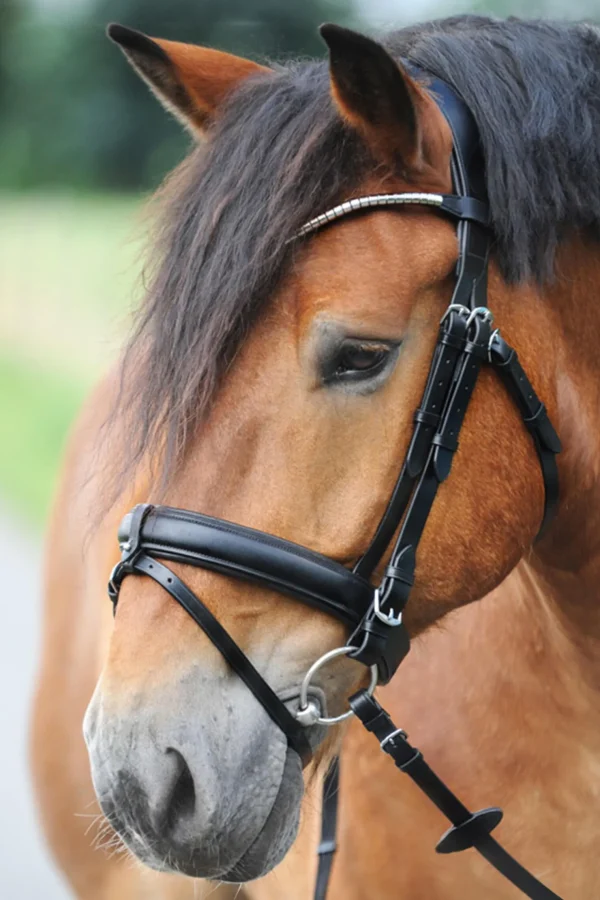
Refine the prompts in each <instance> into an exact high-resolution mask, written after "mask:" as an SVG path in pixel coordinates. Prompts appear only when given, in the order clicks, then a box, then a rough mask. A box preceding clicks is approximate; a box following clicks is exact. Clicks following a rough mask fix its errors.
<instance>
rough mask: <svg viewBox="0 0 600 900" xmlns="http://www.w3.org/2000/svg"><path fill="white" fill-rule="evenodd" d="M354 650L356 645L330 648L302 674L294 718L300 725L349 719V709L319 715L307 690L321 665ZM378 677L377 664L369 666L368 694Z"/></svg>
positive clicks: (324, 723)
mask: <svg viewBox="0 0 600 900" xmlns="http://www.w3.org/2000/svg"><path fill="white" fill-rule="evenodd" d="M355 650H356V647H336V649H335V650H330V651H329V652H328V653H324V654H323V656H320V657H319V659H318V660H317V661H316V662H314V663H313V664H312V666H311V667H310V669H309V670H308V672H307V673H306V675H305V676H304V678H303V680H302V684H301V685H300V704H299V707H298V712H297V713H296V719H297V720H298V721H299V722H300V723H301V724H302V725H337V724H338V723H339V722H344V721H345V720H346V719H349V718H350V716H353V715H354V713H353V711H352V710H351V709H349V710H348V711H347V712H345V713H342V714H341V715H339V716H321V715H319V713H320V709H319V708H318V706H317V704H316V703H315V702H314V701H312V700H309V699H308V690H309V688H310V683H311V681H312V679H313V677H314V675H315V674H316V672H318V671H319V669H320V668H321V666H324V665H326V664H327V663H328V662H330V661H331V660H332V659H337V657H338V656H347V655H348V654H349V653H353V652H354V651H355ZM378 678H379V672H378V669H377V666H371V682H370V684H369V687H368V688H367V693H368V694H369V696H370V695H371V694H372V693H373V691H374V690H375V688H376V687H377V681H378Z"/></svg>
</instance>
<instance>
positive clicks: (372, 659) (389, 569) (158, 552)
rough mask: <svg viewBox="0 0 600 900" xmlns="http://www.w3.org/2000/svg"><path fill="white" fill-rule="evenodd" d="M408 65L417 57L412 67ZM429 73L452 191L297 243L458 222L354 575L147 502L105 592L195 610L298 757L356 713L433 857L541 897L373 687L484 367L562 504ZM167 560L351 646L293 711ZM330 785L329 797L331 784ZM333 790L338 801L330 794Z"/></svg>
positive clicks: (553, 498) (479, 195) (372, 204)
mask: <svg viewBox="0 0 600 900" xmlns="http://www.w3.org/2000/svg"><path fill="white" fill-rule="evenodd" d="M409 68H410V69H412V70H414V69H415V67H414V66H412V65H411V66H409ZM427 77H428V78H429V89H430V90H431V92H432V94H433V96H434V98H435V99H436V102H437V103H438V105H439V107H440V109H441V110H442V112H443V113H444V115H445V116H446V119H447V121H448V123H449V125H450V128H451V130H452V134H453V151H452V180H453V189H454V193H453V194H450V195H448V194H429V193H416V192H415V193H400V194H380V195H373V196H369V197H361V198H357V199H353V200H349V201H346V202H345V203H341V204H339V205H338V206H336V207H334V208H333V209H330V210H328V211H327V212H325V213H323V214H321V215H319V216H316V217H315V218H314V219H311V220H310V221H309V222H307V223H306V224H305V225H304V226H303V227H302V228H301V229H300V231H299V232H298V234H297V235H296V239H297V238H302V237H305V236H308V235H310V234H313V233H314V232H317V231H319V230H320V229H321V228H323V227H325V226H328V225H329V224H330V223H332V222H334V221H336V220H338V219H340V218H342V217H344V216H347V215H355V214H357V213H360V211H361V210H365V209H374V208H378V207H385V208H388V207H391V206H402V205H409V204H410V205H415V204H417V205H421V206H423V205H424V206H428V207H431V208H432V209H434V210H437V211H438V212H439V213H440V214H442V215H445V216H447V217H450V218H452V219H453V220H455V221H456V222H457V237H458V244H459V256H458V262H457V267H456V281H455V287H454V292H453V295H452V298H451V301H450V303H449V305H448V307H447V309H446V311H445V313H444V315H443V317H442V320H441V322H440V329H439V335H438V340H437V344H436V347H435V350H434V353H433V358H432V362H431V366H430V369H429V374H428V377H427V382H426V386H425V390H424V392H423V397H422V400H421V403H420V405H419V407H418V409H417V410H416V412H415V416H414V429H413V433H412V437H411V441H410V445H409V448H408V452H407V454H406V458H405V460H404V462H403V465H402V468H401V470H400V474H399V476H398V480H397V482H396V484H395V487H394V489H393V491H392V495H391V497H390V500H389V503H388V505H387V508H386V510H385V512H384V514H383V516H382V518H381V521H380V522H379V525H378V527H377V529H376V531H375V534H374V536H373V538H372V540H371V542H370V544H369V545H368V547H367V549H366V550H365V552H364V553H363V555H362V556H361V558H360V559H359V560H358V562H357V563H356V565H355V566H354V568H353V569H352V570H349V569H347V568H345V567H344V566H342V565H340V564H339V563H337V562H335V561H333V560H331V559H329V558H328V557H325V556H323V555H321V554H319V553H315V552H314V551H312V550H310V549H308V548H305V547H302V546H300V545H298V544H294V543H292V542H290V541H286V540H283V539H281V538H278V537H275V536H274V535H270V534H267V533H265V532H262V531H256V530H254V529H252V528H247V527H245V526H242V525H236V524H234V523H231V522H226V521H224V520H222V519H216V518H213V517H210V516H204V515H202V514H201V513H196V512H188V511H186V510H182V509H174V508H170V507H164V506H156V507H155V506H151V505H149V504H141V505H138V506H136V507H135V508H134V509H133V511H132V512H131V513H129V514H128V515H127V516H125V519H124V520H123V522H122V524H121V526H120V529H119V542H120V547H121V551H122V557H121V560H120V561H119V562H118V563H117V565H116V566H115V568H114V569H113V572H112V574H111V577H110V582H109V596H110V598H111V600H112V602H113V606H114V608H115V610H116V606H117V602H118V597H119V589H120V586H121V583H122V581H123V579H124V578H125V576H126V575H130V574H138V575H147V576H148V577H150V578H152V579H153V580H154V581H156V582H157V583H158V584H160V585H161V586H162V587H163V588H164V589H165V590H166V591H168V593H169V594H170V595H171V596H172V597H173V598H174V599H175V600H176V601H177V602H178V603H179V604H181V606H182V607H183V608H184V609H185V610H186V611H187V612H188V613H189V615H190V616H191V617H192V618H193V619H194V620H195V621H196V622H197V624H198V625H199V626H200V627H201V628H202V629H203V630H204V632H205V633H206V634H207V635H208V637H209V638H210V640H211V641H212V642H213V644H214V645H215V646H216V647H217V649H218V650H219V651H220V652H221V653H222V655H223V656H224V657H225V659H226V660H227V662H228V663H229V665H230V666H231V668H232V669H233V670H234V671H235V672H236V673H237V674H238V675H239V677H240V678H241V679H242V680H243V681H244V682H245V683H246V685H247V686H248V688H249V689H250V690H251V691H252V693H253V694H254V695H255V697H256V698H257V700H258V701H259V702H260V703H261V705H262V706H263V708H264V709H265V710H266V712H267V713H268V715H269V716H270V717H271V719H272V720H273V721H274V722H275V723H276V724H277V725H278V726H279V728H281V730H282V731H283V732H284V733H285V735H286V737H287V740H288V744H289V746H290V747H291V748H292V749H294V750H295V751H296V752H297V753H298V754H299V756H300V757H301V758H302V759H303V761H305V762H306V761H307V760H308V759H309V758H310V755H311V747H310V743H309V740H308V737H307V733H306V728H307V726H310V725H314V724H317V723H318V724H321V725H331V724H335V723H336V722H338V721H341V720H342V719H343V718H346V717H347V716H349V715H352V714H353V713H354V714H356V715H357V716H358V717H359V718H360V719H361V721H362V722H363V724H364V725H365V727H367V728H368V729H369V730H370V731H373V732H374V733H375V734H376V736H377V737H378V738H379V740H380V742H381V746H382V749H384V750H385V752H387V753H389V754H390V755H391V756H392V757H393V758H394V760H395V762H396V764H397V765H398V767H399V768H401V769H402V770H403V771H405V772H406V773H407V774H409V775H410V776H411V777H412V778H413V780H414V781H416V783H417V784H418V785H419V786H420V787H421V788H422V790H424V791H425V792H426V793H427V795H428V796H429V797H430V799H432V800H433V802H434V803H435V804H436V805H437V806H438V808H439V809H440V810H441V811H442V812H443V813H444V814H445V815H446V816H447V817H448V818H449V819H450V820H451V822H452V823H453V827H452V828H451V829H450V830H449V832H447V834H446V835H445V836H444V837H443V838H442V841H440V844H438V851H439V852H444V853H446V852H455V851H458V850H463V849H466V848H467V847H475V848H476V849H477V850H478V851H479V852H480V853H482V854H483V855H484V856H485V857H486V858H487V859H488V860H489V861H490V862H491V863H492V865H494V866H495V867H496V868H497V869H498V870H499V871H500V872H502V874H503V875H505V876H506V877H507V878H509V879H510V880H511V881H512V882H513V884H515V885H516V886H517V887H519V888H520V889H521V890H522V891H523V893H525V894H526V895H527V896H528V897H530V898H533V900H549V898H555V900H556V898H557V895H556V894H554V893H553V892H552V891H550V890H549V889H548V888H546V887H544V885H542V884H541V883H540V882H539V881H537V879H535V878H534V877H533V876H532V875H530V874H529V873H528V872H527V870H525V869H523V867H522V866H520V865H519V863H517V862H516V861H515V860H514V859H513V858H512V857H511V856H509V854H508V853H506V851H504V850H503V849H502V848H501V847H500V845H499V844H497V842H496V841H495V840H494V838H492V837H491V831H492V829H493V828H495V826H496V825H497V824H498V822H499V821H500V818H501V817H502V812H501V811H500V810H498V809H495V808H494V809H489V810H482V811H480V812H477V813H471V812H470V811H469V810H468V809H467V808H466V807H464V806H463V805H462V803H460V801H459V800H458V799H457V798H456V797H455V796H454V795H453V794H452V792H451V791H450V790H449V789H448V788H447V787H446V785H444V784H443V782H441V781H440V779H439V778H437V776H436V775H435V774H434V773H433V772H432V770H431V769H429V767H428V766H427V764H426V763H425V761H424V760H423V757H422V755H421V754H420V752H419V751H418V750H415V748H413V747H411V745H410V744H409V743H408V741H407V739H406V735H405V733H404V732H403V731H402V730H401V729H397V728H396V727H395V726H394V724H393V723H392V722H391V720H390V719H389V716H388V715H387V713H385V711H384V710H382V708H381V707H380V706H379V704H378V703H377V701H376V700H375V699H374V697H373V696H372V693H373V690H374V688H375V685H376V684H377V683H378V682H379V683H380V684H386V683H387V682H389V680H390V679H391V678H392V676H393V675H394V673H395V672H396V670H397V668H398V666H399V665H400V663H401V662H402V660H403V659H404V657H405V656H406V654H407V653H408V651H409V637H408V633H407V631H406V629H405V627H404V624H403V621H402V613H403V610H404V607H405V605H406V602H407V600H408V597H409V594H410V590H411V587H412V585H413V582H414V574H415V565H416V559H417V549H418V545H419V541H420V538H421V536H422V533H423V530H424V528H425V524H426V522H427V518H428V516H429V513H430V511H431V508H432V505H433V503H434V501H435V498H436V495H437V491H438V488H439V486H440V484H442V483H443V482H444V481H445V479H446V478H447V477H448V475H449V474H450V470H451V466H452V460H453V457H454V454H455V452H456V450H457V448H458V436H459V433H460V430H461V427H462V424H463V421H464V416H465V413H466V410H467V407H468V404H469V400H470V398H471V395H472V393H473V390H474V388H475V385H476V382H477V377H478V374H479V372H480V370H481V368H482V367H483V366H491V367H492V369H494V370H495V371H496V372H497V373H498V374H499V376H500V377H501V379H502V381H503V382H504V384H505V386H506V388H507V390H508V392H509V394H510V396H511V397H512V398H513V400H514V402H515V403H516V405H517V407H518V409H519V411H520V413H521V416H522V418H523V421H524V423H525V425H526V426H527V428H528V430H529V432H530V434H531V436H532V439H533V443H534V446H535V449H536V451H537V454H538V458H539V462H540V467H541V472H542V478H543V482H544V490H545V502H544V512H543V517H542V523H541V528H540V533H541V531H543V529H544V528H545V526H546V524H547V522H548V520H549V519H550V518H551V516H552V514H553V513H554V511H555V509H556V506H557V503H558V470H557V465H556V458H555V457H556V454H557V453H559V452H560V449H561V446H560V441H559V439H558V436H557V434H556V432H555V430H554V428H553V426H552V424H551V422H550V420H549V418H548V415H547V412H546V409H545V406H544V404H543V403H542V402H541V401H540V400H539V398H538V396H537V394H536V393H535V391H534V389H533V387H532V385H531V383H530V382H529V380H528V378H527V376H526V374H525V372H524V370H523V368H522V366H521V364H520V363H519V360H518V357H517V354H516V352H515V351H514V350H513V349H512V348H511V347H510V346H509V345H508V344H507V343H506V341H505V340H504V339H503V338H502V336H501V335H500V332H499V330H498V329H493V327H492V314H491V312H490V311H489V309H488V308H487V269H488V257H489V251H490V242H491V238H492V234H491V230H490V221H489V211H488V205H487V199H486V194H485V187H484V183H483V160H482V157H481V149H480V144H479V137H478V132H477V128H476V125H475V122H474V120H473V118H472V116H471V113H470V111H469V110H468V108H467V107H466V105H465V104H464V103H463V102H462V100H461V99H460V98H459V97H458V96H457V95H456V94H455V93H454V92H453V91H452V90H451V89H450V88H449V87H448V85H446V84H445V83H443V82H442V81H440V80H438V79H435V78H431V77H430V76H427ZM396 532H398V534H397V537H396V539H395V542H394V545H393V549H392V553H391V555H390V559H389V563H388V564H387V566H386V568H385V570H384V574H383V578H382V579H381V581H380V583H379V584H378V585H377V586H376V587H374V586H373V584H372V583H371V578H372V577H373V573H374V571H375V570H376V568H377V567H378V565H379V564H380V562H381V560H382V557H383V556H384V554H385V553H386V551H387V549H388V547H389V545H390V543H391V542H392V540H393V538H394V535H395V534H396ZM160 560H172V561H176V562H180V563H184V564H187V565H192V566H197V567H200V568H205V569H210V570H213V571H216V572H220V573H222V574H224V575H228V576H231V577H234V578H238V579H242V580H245V581H249V582H255V583H257V584H260V585H262V586H263V587H266V588H269V589H271V590H275V591H278V592H279V593H281V594H285V595H287V596H290V597H293V598H295V599H297V600H300V601H302V602H304V603H306V604H308V605H309V606H312V607H315V608H316V609H320V610H322V611H324V612H326V613H328V614H329V615H332V616H334V617H336V618H337V619H339V620H340V621H341V622H342V623H343V624H344V625H345V626H346V627H347V629H348V631H349V638H348V640H347V642H346V645H345V646H344V647H341V648H337V649H336V650H333V651H330V652H329V653H326V654H324V656H322V657H321V658H320V659H319V660H317V661H316V662H315V663H314V664H313V665H312V666H311V668H310V669H309V671H308V672H307V674H306V676H305V678H304V681H303V683H302V686H301V690H300V704H299V709H298V711H297V713H296V714H295V715H294V714H292V713H291V712H290V710H289V709H288V708H287V706H286V705H285V704H284V703H283V702H282V701H281V700H280V699H279V697H278V696H277V694H276V693H275V692H274V691H273V690H272V688H271V687H270V686H269V685H268V684H267V682H266V681H265V680H264V679H263V678H262V676H261V675H260V673H259V672H258V671H257V670H256V668H255V667H254V666H253V664H252V663H251V662H250V660H249V659H248V657H247V656H246V655H245V654H244V653H243V651H242V650H241V649H240V648H239V647H238V645H237V644H236V643H235V641H234V640H233V639H232V638H231V637H230V635H229V634H228V632H227V631H226V630H225V629H224V628H223V626H222V625H221V624H220V623H219V621H218V620H217V619H216V618H215V616H214V615H213V614H212V613H211V612H210V610H209V609H208V608H207V607H206V606H205V605H204V603H203V602H202V600H200V599H199V598H198V597H197V596H196V595H195V594H194V593H193V592H192V591H191V590H190V589H189V588H188V587H187V586H186V584H185V583H184V582H183V581H182V580H181V579H180V578H179V577H178V576H177V575H175V573H174V572H172V570H171V569H169V568H168V567H167V566H166V565H164V563H163V562H161V561H160ZM339 655H347V656H348V657H350V658H351V659H354V660H357V661H358V662H361V663H363V664H364V665H365V666H367V667H369V668H370V671H371V682H370V685H369V688H368V689H367V690H363V691H359V692H358V693H357V694H355V695H354V697H352V698H350V707H351V708H350V710H349V711H348V712H346V713H344V714H343V715H341V716H337V717H333V718H328V717H325V716H323V715H322V710H321V709H320V707H319V704H318V703H317V701H316V700H315V699H312V698H311V695H310V684H311V679H312V678H313V676H314V675H315V674H316V671H317V670H318V669H319V668H320V667H321V666H323V665H325V664H326V663H327V662H329V660H331V659H332V658H334V657H336V656H339ZM337 778H338V763H337V760H336V761H335V763H334V766H333V767H332V769H331V770H330V773H329V775H328V777H327V778H326V779H325V794H324V811H323V827H322V841H321V845H320V848H319V855H320V862H319V872H318V878H317V888H316V894H315V897H316V898H321V900H322V898H324V897H325V893H326V890H327V884H328V880H329V873H330V868H331V862H332V855H333V852H334V851H335V822H336V817H337V810H336V806H335V790H336V786H337ZM332 791H333V793H332ZM332 797H333V798H334V799H332Z"/></svg>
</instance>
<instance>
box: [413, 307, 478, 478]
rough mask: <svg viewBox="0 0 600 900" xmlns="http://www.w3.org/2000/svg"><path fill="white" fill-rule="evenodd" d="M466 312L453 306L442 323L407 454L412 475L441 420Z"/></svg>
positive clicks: (462, 339) (419, 468)
mask: <svg viewBox="0 0 600 900" xmlns="http://www.w3.org/2000/svg"><path fill="white" fill-rule="evenodd" d="M465 313H466V309H457V310H454V309H450V310H449V311H448V313H447V315H445V316H444V319H443V320H442V323H441V325H440V335H439V338H438V343H437V346H436V349H435V353H434V358H433V362H432V364H431V367H430V370H429V375H428V377H427V384H426V386H425V390H424V392H423V398H422V400H421V405H420V406H419V408H418V409H417V411H416V413H415V417H414V421H415V429H414V432H413V436H412V439H411V442H410V445H409V448H408V452H407V454H406V469H407V472H408V475H409V476H410V477H411V478H416V476H417V475H419V474H420V473H421V472H422V471H423V467H424V466H425V462H426V460H427V455H428V452H429V447H430V445H431V439H432V437H433V435H434V434H435V432H436V430H437V428H438V426H439V423H440V418H441V413H442V409H443V406H444V400H445V398H446V395H447V393H448V390H449V388H450V384H451V382H452V377H453V375H454V370H455V367H456V361H457V359H458V357H459V354H460V353H461V351H462V350H463V349H464V346H465V336H466V333H467V320H466V315H465Z"/></svg>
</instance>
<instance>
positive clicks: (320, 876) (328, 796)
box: [314, 756, 340, 900]
mask: <svg viewBox="0 0 600 900" xmlns="http://www.w3.org/2000/svg"><path fill="white" fill-rule="evenodd" d="M339 787H340V758H339V756H336V757H334V759H333V761H332V763H331V766H330V767H329V771H328V772H327V775H326V776H325V778H324V779H323V803H322V807H321V840H320V842H319V847H318V849H317V854H318V867H317V880H316V883H315V893H314V900H325V897H326V896H327V888H328V886H329V879H330V877H331V867H332V865H333V857H334V855H335V852H336V850H337V839H336V832H337V817H338V795H339Z"/></svg>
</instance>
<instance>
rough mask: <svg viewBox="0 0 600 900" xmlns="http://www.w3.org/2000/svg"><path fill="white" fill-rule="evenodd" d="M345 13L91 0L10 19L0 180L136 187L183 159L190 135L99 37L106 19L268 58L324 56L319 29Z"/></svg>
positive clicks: (261, 1) (325, 6)
mask: <svg viewBox="0 0 600 900" xmlns="http://www.w3.org/2000/svg"><path fill="white" fill-rule="evenodd" d="M9 2H14V0H0V9H2V11H3V15H4V4H8V3H9ZM7 8H8V7H7ZM350 10H351V0H302V3H290V2H289V0H169V2H168V3H165V2H164V0H95V2H92V3H86V4H82V5H81V7H79V8H78V11H77V14H76V15H75V16H74V15H73V12H72V9H70V10H69V14H68V18H67V16H66V14H65V13H64V12H63V13H62V14H61V13H60V12H59V11H57V10H54V12H53V14H52V16H49V14H48V12H46V13H45V14H44V15H42V14H41V13H40V12H39V11H38V12H37V13H34V12H33V11H31V12H30V15H29V16H28V17H27V19H26V20H25V21H23V20H20V21H18V22H12V21H11V22H10V23H9V22H7V25H6V28H7V30H8V32H9V38H10V40H8V41H6V42H5V43H7V44H8V45H9V52H8V53H7V60H6V62H5V68H6V70H7V71H8V75H9V79H10V102H9V104H8V107H7V108H6V109H5V111H4V126H3V128H2V130H3V132H4V135H5V136H4V137H3V139H2V141H0V185H1V184H3V183H4V184H5V185H6V184H7V183H8V184H12V185H13V186H17V187H29V186H35V185H40V184H66V185H73V186H78V187H88V186H89V187H103V188H112V189H123V190H136V189H140V188H148V187H153V186H155V185H156V184H157V183H158V181H159V180H160V179H161V177H162V176H163V175H164V173H165V172H166V171H167V170H168V169H169V168H171V167H172V166H173V165H174V164H175V163H176V162H177V160H178V159H180V158H181V157H182V155H183V153H184V151H185V147H186V142H187V141H189V138H187V137H185V136H184V135H183V134H182V129H181V126H180V125H178V124H177V123H175V122H172V121H171V120H170V117H169V115H168V114H167V113H166V112H164V111H163V110H162V109H161V108H160V106H159V104H158V103H157V101H156V100H155V98H153V97H152V96H151V95H150V93H149V91H148V90H147V89H145V88H144V86H143V85H142V84H141V82H140V81H139V79H138V77H137V76H136V75H135V74H134V73H133V71H132V70H131V69H130V68H129V66H128V65H127V64H126V63H125V61H124V60H123V59H122V58H121V56H120V54H119V51H118V50H117V48H116V47H115V46H114V45H113V44H111V43H110V42H109V41H108V40H107V39H106V37H105V36H104V29H105V28H106V25H107V23H108V22H110V21H112V20H117V21H119V22H121V23H123V24H126V25H129V26H130V27H133V28H137V29H139V30H141V31H145V32H147V33H148V34H151V35H155V36H157V37H165V38H170V39H173V40H182V41H189V42H193V43H199V44H207V45H210V46H212V47H217V48H220V49H223V50H229V51H231V52H233V53H239V54H242V55H245V56H250V57H254V58H259V59H265V58H268V57H271V58H281V57H282V56H302V55H311V56H320V55H322V54H323V53H324V46H323V44H322V42H321V41H320V39H319V36H318V33H317V26H318V25H319V23H320V22H322V21H324V20H327V19H333V20H335V21H336V22H339V23H349V22H351V19H352V14H351V11H350ZM1 25H2V23H0V27H1ZM9 25H10V27H9ZM5 33H6V32H5Z"/></svg>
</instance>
